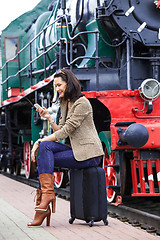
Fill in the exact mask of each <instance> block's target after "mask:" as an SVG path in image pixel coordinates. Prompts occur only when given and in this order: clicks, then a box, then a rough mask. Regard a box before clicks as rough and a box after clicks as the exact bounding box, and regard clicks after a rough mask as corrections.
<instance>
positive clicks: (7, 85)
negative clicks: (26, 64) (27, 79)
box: [6, 62, 8, 98]
mask: <svg viewBox="0 0 160 240" xmlns="http://www.w3.org/2000/svg"><path fill="white" fill-rule="evenodd" d="M7 78H8V62H6V79H7ZM6 91H7V98H8V79H7V89H6Z"/></svg>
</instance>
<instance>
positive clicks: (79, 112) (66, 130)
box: [55, 101, 92, 141]
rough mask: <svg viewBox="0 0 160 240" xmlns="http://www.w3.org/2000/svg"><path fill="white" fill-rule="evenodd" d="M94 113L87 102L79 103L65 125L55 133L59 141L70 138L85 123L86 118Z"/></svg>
mask: <svg viewBox="0 0 160 240" xmlns="http://www.w3.org/2000/svg"><path fill="white" fill-rule="evenodd" d="M91 112H92V107H91V106H90V104H89V103H88V102H87V101H77V102H76V103H75V106H74V109H73V112H72V113H71V114H70V116H69V117H67V119H66V122H65V124H64V125H63V127H61V128H60V129H59V130H58V131H56V132H55V135H56V139H57V141H61V140H63V139H65V138H67V137H68V136H70V135H71V134H72V133H73V132H74V131H75V130H76V129H77V128H78V127H79V126H80V125H81V123H82V122H83V120H84V119H85V117H86V116H87V115H88V114H89V113H91Z"/></svg>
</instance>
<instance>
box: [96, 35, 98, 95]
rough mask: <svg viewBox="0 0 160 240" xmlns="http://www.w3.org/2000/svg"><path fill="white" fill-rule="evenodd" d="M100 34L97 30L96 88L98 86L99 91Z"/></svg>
mask: <svg viewBox="0 0 160 240" xmlns="http://www.w3.org/2000/svg"><path fill="white" fill-rule="evenodd" d="M98 34H99V32H96V88H97V91H99V58H98Z"/></svg>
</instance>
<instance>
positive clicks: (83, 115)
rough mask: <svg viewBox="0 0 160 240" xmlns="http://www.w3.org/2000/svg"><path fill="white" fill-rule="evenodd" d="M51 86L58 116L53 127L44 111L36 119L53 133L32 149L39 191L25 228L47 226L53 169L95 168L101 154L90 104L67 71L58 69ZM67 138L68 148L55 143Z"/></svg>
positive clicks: (76, 81)
mask: <svg viewBox="0 0 160 240" xmlns="http://www.w3.org/2000/svg"><path fill="white" fill-rule="evenodd" d="M54 85H55V88H56V91H57V92H58V95H59V97H60V108H61V117H60V121H59V125H57V124H56V123H55V122H54V120H53V119H52V117H51V116H50V114H49V112H48V111H47V109H45V108H43V110H40V111H39V113H40V116H41V117H44V118H46V119H47V120H48V121H49V123H50V125H51V127H52V129H53V134H51V135H49V136H47V137H44V138H43V139H38V140H37V141H36V142H35V144H34V146H33V148H32V152H31V160H32V161H33V162H35V161H36V159H35V156H36V154H37V151H38V149H39V150H40V154H39V157H38V158H37V166H38V173H39V180H40V189H38V190H37V202H36V208H35V210H36V213H35V217H34V220H33V222H31V223H28V226H39V225H41V224H42V222H43V220H44V219H45V218H47V225H50V215H51V210H50V207H49V204H50V203H52V212H55V194H54V177H53V171H54V167H64V168H69V169H80V168H86V167H93V166H98V165H99V164H100V161H101V156H102V155H103V149H102V145H101V142H100V139H99V137H98V134H97V131H96V128H95V125H94V121H93V112H92V107H91V104H90V102H89V101H88V99H86V98H85V97H84V96H83V94H82V93H81V86H80V83H79V81H78V79H77V78H76V76H75V75H74V74H73V73H72V72H71V71H70V70H68V69H62V70H58V71H57V72H56V73H55V74H54ZM68 137H69V141H70V146H68V145H66V144H62V143H59V141H61V140H63V139H67V138H68Z"/></svg>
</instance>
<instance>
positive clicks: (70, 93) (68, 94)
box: [54, 68, 84, 102]
mask: <svg viewBox="0 0 160 240" xmlns="http://www.w3.org/2000/svg"><path fill="white" fill-rule="evenodd" d="M56 77H61V78H62V79H63V81H65V82H66V83H67V86H66V90H65V93H64V97H63V99H64V100H70V101H71V102H74V101H76V100H77V99H78V98H80V97H82V96H84V95H83V94H82V92H81V84H80V82H79V80H78V79H77V78H76V76H75V75H74V73H73V72H71V71H70V70H69V69H65V68H63V69H59V70H57V71H56V72H55V74H54V78H56Z"/></svg>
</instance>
